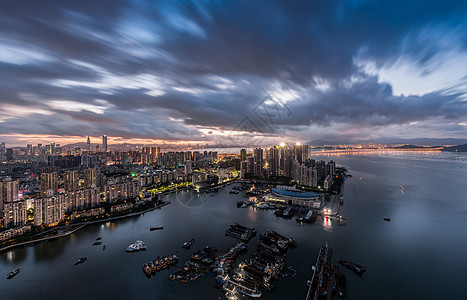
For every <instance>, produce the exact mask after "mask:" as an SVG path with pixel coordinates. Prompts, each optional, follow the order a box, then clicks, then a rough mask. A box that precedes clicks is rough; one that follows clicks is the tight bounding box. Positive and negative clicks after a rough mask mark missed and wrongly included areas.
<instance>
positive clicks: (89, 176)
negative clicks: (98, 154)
mask: <svg viewBox="0 0 467 300" xmlns="http://www.w3.org/2000/svg"><path fill="white" fill-rule="evenodd" d="M99 177H100V172H99V170H98V169H96V168H91V169H86V170H84V187H85V188H90V187H96V186H100V178H99Z"/></svg>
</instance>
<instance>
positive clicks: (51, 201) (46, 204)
mask: <svg viewBox="0 0 467 300" xmlns="http://www.w3.org/2000/svg"><path fill="white" fill-rule="evenodd" d="M65 210H66V196H65V194H57V195H54V196H51V197H46V198H40V199H35V200H34V225H36V226H41V225H56V224H57V223H58V222H60V221H62V220H63V219H64V217H65Z"/></svg>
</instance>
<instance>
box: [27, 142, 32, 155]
mask: <svg viewBox="0 0 467 300" xmlns="http://www.w3.org/2000/svg"><path fill="white" fill-rule="evenodd" d="M26 154H27V155H32V144H28V145H27V150H26Z"/></svg>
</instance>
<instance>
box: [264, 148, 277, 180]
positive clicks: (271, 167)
mask: <svg viewBox="0 0 467 300" xmlns="http://www.w3.org/2000/svg"><path fill="white" fill-rule="evenodd" d="M267 170H268V175H269V176H278V175H279V148H278V147H272V148H269V155H268V168H267Z"/></svg>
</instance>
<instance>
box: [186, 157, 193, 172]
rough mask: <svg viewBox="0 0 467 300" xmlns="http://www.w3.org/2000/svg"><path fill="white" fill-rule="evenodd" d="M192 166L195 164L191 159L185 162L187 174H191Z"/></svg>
mask: <svg viewBox="0 0 467 300" xmlns="http://www.w3.org/2000/svg"><path fill="white" fill-rule="evenodd" d="M192 166H193V162H192V161H191V160H187V161H186V162H185V174H186V175H188V174H191V172H192Z"/></svg>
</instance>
